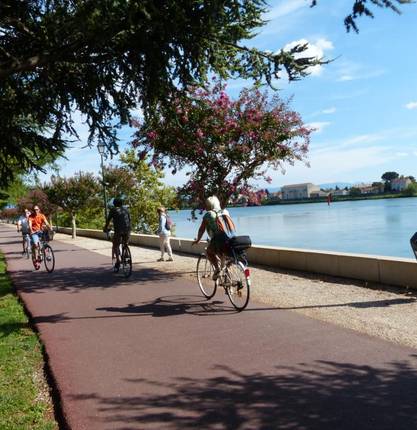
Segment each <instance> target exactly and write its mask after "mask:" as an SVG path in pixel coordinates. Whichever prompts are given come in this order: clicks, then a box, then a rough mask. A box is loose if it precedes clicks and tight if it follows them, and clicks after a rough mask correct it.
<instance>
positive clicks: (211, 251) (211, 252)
mask: <svg viewBox="0 0 417 430" xmlns="http://www.w3.org/2000/svg"><path fill="white" fill-rule="evenodd" d="M206 252H207V258H208V259H209V261H210V263H211V264H212V265H213V266H214V273H213V280H214V281H215V280H216V279H217V278H218V276H219V273H220V264H219V259H218V257H217V254H216V249H215V246H214V243H213V241H210V243H209V246H208V247H207V251H206Z"/></svg>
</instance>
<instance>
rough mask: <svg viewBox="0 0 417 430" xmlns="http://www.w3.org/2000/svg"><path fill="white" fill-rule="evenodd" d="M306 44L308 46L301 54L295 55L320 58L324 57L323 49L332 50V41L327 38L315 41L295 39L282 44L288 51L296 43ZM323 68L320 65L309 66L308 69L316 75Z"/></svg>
mask: <svg viewBox="0 0 417 430" xmlns="http://www.w3.org/2000/svg"><path fill="white" fill-rule="evenodd" d="M305 44H308V48H307V49H306V50H305V51H304V52H303V53H301V54H297V55H296V57H314V58H317V59H318V60H319V59H322V58H324V57H325V51H329V50H332V49H333V48H334V47H333V43H332V42H331V41H330V40H327V39H323V38H321V39H318V40H317V41H316V42H315V43H312V42H309V41H308V40H307V39H300V40H296V41H294V42H291V43H287V44H286V45H285V46H284V51H289V50H290V49H292V48H294V47H295V46H297V45H305ZM322 70H323V68H322V66H320V65H317V66H312V67H309V69H308V71H309V73H310V74H311V75H313V76H318V75H320V74H321V72H322Z"/></svg>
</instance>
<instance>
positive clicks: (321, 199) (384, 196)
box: [232, 194, 417, 207]
mask: <svg viewBox="0 0 417 430" xmlns="http://www.w3.org/2000/svg"><path fill="white" fill-rule="evenodd" d="M408 197H417V196H406V195H403V194H375V195H369V196H334V197H333V196H332V199H331V202H330V203H337V202H350V201H359V200H382V199H400V198H408ZM308 203H327V197H319V198H314V199H313V198H311V199H297V200H279V201H266V202H264V203H262V204H261V205H260V206H274V205H297V204H308ZM232 207H234V206H232ZM236 207H237V206H236Z"/></svg>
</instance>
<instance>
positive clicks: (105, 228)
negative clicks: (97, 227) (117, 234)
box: [103, 210, 113, 232]
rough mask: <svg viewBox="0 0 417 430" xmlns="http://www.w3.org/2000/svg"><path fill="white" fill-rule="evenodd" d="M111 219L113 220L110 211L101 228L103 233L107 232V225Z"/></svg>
mask: <svg viewBox="0 0 417 430" xmlns="http://www.w3.org/2000/svg"><path fill="white" fill-rule="evenodd" d="M112 218H113V214H112V211H111V210H110V212H109V214H108V215H107V219H106V224H104V227H103V231H104V232H105V231H107V230H108V228H109V224H110V221H111V220H112Z"/></svg>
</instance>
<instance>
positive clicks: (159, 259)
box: [156, 257, 165, 261]
mask: <svg viewBox="0 0 417 430" xmlns="http://www.w3.org/2000/svg"><path fill="white" fill-rule="evenodd" d="M156 261H165V260H164V259H163V258H162V257H161V258H158V260H156Z"/></svg>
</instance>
